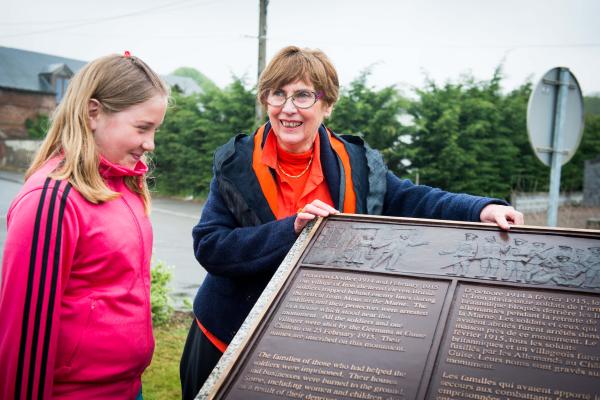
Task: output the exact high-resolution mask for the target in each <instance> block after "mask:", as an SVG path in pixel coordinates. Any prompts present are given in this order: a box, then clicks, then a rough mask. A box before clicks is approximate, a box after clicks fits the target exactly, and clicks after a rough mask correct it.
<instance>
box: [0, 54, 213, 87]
mask: <svg viewBox="0 0 600 400" xmlns="http://www.w3.org/2000/svg"><path fill="white" fill-rule="evenodd" d="M86 63H87V61H82V60H75V59H73V58H65V57H59V56H53V55H51V54H45V53H37V52H35V51H28V50H20V49H13V48H10V47H2V46H0V88H7V89H15V90H26V91H30V92H40V93H54V89H53V88H52V87H50V85H49V84H48V82H47V81H45V80H44V79H41V78H40V75H44V74H51V73H54V72H57V71H69V72H72V73H73V74H74V73H76V72H77V71H79V70H80V69H81V68H82V67H83V66H84V65H85V64H86ZM161 78H163V79H164V80H165V81H166V82H167V83H168V84H169V85H170V86H172V87H173V86H177V87H178V88H179V89H180V90H181V91H182V92H183V94H185V95H190V94H192V93H201V92H202V89H201V88H200V86H198V84H197V83H196V81H194V80H193V79H192V78H188V77H183V76H175V75H162V76H161Z"/></svg>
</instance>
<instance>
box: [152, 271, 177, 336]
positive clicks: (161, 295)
mask: <svg viewBox="0 0 600 400" xmlns="http://www.w3.org/2000/svg"><path fill="white" fill-rule="evenodd" d="M150 274H151V277H152V279H151V283H152V286H151V288H150V301H151V303H152V323H153V324H154V325H155V326H160V325H164V324H165V323H167V322H168V321H169V319H170V318H171V316H172V314H173V306H172V304H171V299H170V298H169V291H170V289H169V287H168V285H169V281H170V280H171V277H172V273H171V271H170V270H169V267H167V266H166V264H165V263H164V262H163V261H158V262H157V263H156V264H155V265H154V266H153V267H152V269H151V270H150Z"/></svg>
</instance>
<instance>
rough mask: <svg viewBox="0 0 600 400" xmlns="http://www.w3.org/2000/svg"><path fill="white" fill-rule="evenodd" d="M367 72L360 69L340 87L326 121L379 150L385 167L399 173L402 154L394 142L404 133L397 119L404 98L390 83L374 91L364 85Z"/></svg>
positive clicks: (336, 129)
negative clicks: (343, 86) (347, 83)
mask: <svg viewBox="0 0 600 400" xmlns="http://www.w3.org/2000/svg"><path fill="white" fill-rule="evenodd" d="M368 76H369V72H368V71H366V72H363V73H362V74H361V75H360V76H359V77H358V78H357V79H355V80H354V81H352V82H351V83H350V87H349V88H347V89H345V90H342V92H341V94H340V98H339V101H338V102H337V104H336V105H335V107H334V112H333V114H332V116H331V118H329V120H328V121H326V124H327V125H328V127H329V128H331V129H332V130H333V131H334V132H336V133H340V134H352V135H358V136H361V137H362V138H363V139H364V140H365V141H366V142H367V143H368V144H369V146H371V147H373V148H375V149H378V150H379V151H381V152H382V153H383V156H384V158H385V161H386V162H387V164H388V166H389V168H390V169H391V170H392V171H394V172H396V173H400V172H401V169H402V165H401V163H400V160H401V159H402V157H403V153H402V151H401V149H399V148H398V141H399V138H400V136H401V135H403V134H405V133H406V132H405V128H404V127H403V126H402V124H401V123H400V121H399V117H400V115H401V114H403V113H405V110H406V108H407V107H408V100H406V99H404V98H403V97H401V96H400V94H399V92H398V91H397V90H396V88H394V87H393V86H388V87H386V88H383V89H381V90H375V89H374V88H372V87H370V86H368V85H367V78H368Z"/></svg>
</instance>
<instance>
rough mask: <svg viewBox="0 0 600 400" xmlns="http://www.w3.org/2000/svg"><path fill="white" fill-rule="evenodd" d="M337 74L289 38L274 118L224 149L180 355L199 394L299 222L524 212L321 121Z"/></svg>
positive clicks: (267, 100) (262, 90)
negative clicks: (391, 160) (443, 182)
mask: <svg viewBox="0 0 600 400" xmlns="http://www.w3.org/2000/svg"><path fill="white" fill-rule="evenodd" d="M338 90H339V84H338V78H337V73H336V71H335V69H334V67H333V65H332V64H331V62H330V61H329V60H328V59H327V57H326V56H325V54H323V53H322V52H320V51H313V50H308V49H299V48H297V47H286V48H284V49H282V50H281V51H280V52H279V53H278V54H277V55H276V56H275V57H274V58H273V60H271V62H270V63H269V65H268V66H267V68H266V69H265V70H264V72H263V73H262V75H261V77H260V81H259V86H258V97H259V100H260V101H261V103H262V104H263V106H265V107H266V109H267V113H268V116H269V122H268V123H266V124H265V125H263V126H262V127H260V128H259V129H258V130H257V131H256V132H255V133H254V134H253V135H252V136H245V135H238V136H237V137H235V138H233V139H232V140H231V141H229V142H228V143H227V144H225V145H224V146H223V147H221V148H219V149H218V150H217V151H216V153H215V158H214V177H213V180H212V182H211V186H210V193H209V196H208V200H207V202H206V204H205V206H204V209H203V211H202V217H201V219H200V222H199V223H198V225H196V227H195V228H194V230H193V237H194V251H195V254H196V258H197V259H198V261H199V262H200V264H202V266H203V267H204V268H205V269H206V270H207V272H208V274H207V276H206V278H205V280H204V282H203V283H202V286H201V287H200V289H199V290H198V294H197V295H196V299H195V301H194V314H195V317H196V320H195V321H194V322H193V323H192V327H191V329H190V332H189V335H188V339H187V342H186V346H185V349H184V353H183V356H182V361H181V371H180V373H181V381H182V389H183V397H184V398H185V399H191V398H193V397H194V396H195V394H196V393H197V392H198V390H199V389H200V387H201V386H202V384H203V382H204V380H205V379H206V378H207V376H208V375H209V373H210V371H211V370H212V368H213V367H214V365H215V364H216V362H217V361H218V360H219V358H220V356H221V354H222V352H223V351H224V350H225V348H226V346H227V344H228V343H229V342H230V341H231V339H232V338H233V336H234V335H235V333H236V332H237V330H238V328H239V327H240V325H241V324H242V322H243V320H244V318H245V317H246V316H247V314H248V313H249V311H250V309H251V308H252V306H253V305H254V303H255V302H256V300H257V299H258V297H259V296H260V294H261V292H262V290H263V289H264V287H265V286H266V284H267V283H268V281H269V279H270V278H271V276H272V275H273V273H274V272H275V270H276V269H277V267H278V266H279V264H280V263H281V261H282V260H283V258H284V257H285V255H286V254H287V252H288V251H289V250H290V248H291V246H292V245H293V243H294V241H295V240H296V238H297V236H298V234H299V233H300V231H301V230H302V229H303V228H304V227H305V226H306V224H307V223H308V222H309V221H310V220H312V219H314V218H315V217H317V216H322V217H326V216H328V215H330V214H334V213H337V212H338V210H339V211H343V212H345V213H363V214H383V215H389V216H404V217H420V218H438V219H453V220H465V221H484V222H495V223H497V224H498V225H499V226H500V227H501V228H503V229H509V223H515V224H522V223H523V216H522V214H521V213H519V212H517V211H515V210H514V209H513V208H512V207H508V206H506V203H505V202H503V201H500V200H495V199H489V198H482V197H475V196H469V195H465V194H452V193H448V192H444V191H441V190H439V189H434V188H431V187H427V186H419V185H414V184H412V183H411V182H410V181H408V180H401V179H399V178H398V177H396V176H395V175H394V174H392V173H391V172H389V171H387V170H386V168H385V166H384V163H383V160H382V158H381V156H380V154H379V153H378V152H376V151H374V150H372V149H370V148H369V147H368V146H367V145H366V144H365V143H363V141H362V140H361V139H360V138H357V137H347V136H338V135H336V134H334V133H333V132H331V131H330V130H328V129H327V128H325V126H323V125H322V122H323V120H324V119H325V118H326V117H328V116H329V115H330V113H331V111H332V108H333V105H334V104H335V102H336V100H337V97H338Z"/></svg>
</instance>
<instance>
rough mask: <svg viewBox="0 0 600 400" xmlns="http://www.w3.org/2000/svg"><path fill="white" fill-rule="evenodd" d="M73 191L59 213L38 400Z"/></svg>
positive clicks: (64, 198) (62, 201)
mask: <svg viewBox="0 0 600 400" xmlns="http://www.w3.org/2000/svg"><path fill="white" fill-rule="evenodd" d="M70 191H71V184H70V183H67V185H66V186H65V189H64V191H63V195H62V198H61V199H60V209H59V211H58V221H57V224H58V225H57V227H56V242H55V244H54V264H53V265H52V282H51V284H50V295H49V297H48V310H47V312H46V333H45V334H44V347H43V349H42V361H41V366H40V386H39V391H38V399H40V400H43V398H44V384H45V381H46V367H47V365H46V364H47V363H48V351H49V347H50V335H51V334H52V313H53V311H54V301H55V299H56V287H57V282H58V271H59V268H60V256H61V244H62V227H63V224H62V222H63V217H64V214H65V206H66V204H67V197H68V196H69V192H70Z"/></svg>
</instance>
